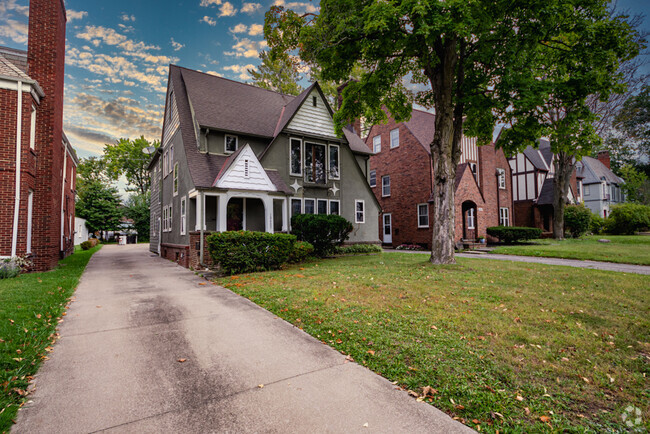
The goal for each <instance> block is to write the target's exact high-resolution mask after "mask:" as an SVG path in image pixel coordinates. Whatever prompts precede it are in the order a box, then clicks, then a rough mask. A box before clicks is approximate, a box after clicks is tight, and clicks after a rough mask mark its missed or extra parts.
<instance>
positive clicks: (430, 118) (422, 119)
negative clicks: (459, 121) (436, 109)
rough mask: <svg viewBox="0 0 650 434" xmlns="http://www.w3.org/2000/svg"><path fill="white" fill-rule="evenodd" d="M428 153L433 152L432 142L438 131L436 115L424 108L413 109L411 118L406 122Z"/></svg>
mask: <svg viewBox="0 0 650 434" xmlns="http://www.w3.org/2000/svg"><path fill="white" fill-rule="evenodd" d="M404 125H406V128H408V129H409V131H411V133H412V134H413V135H414V136H415V138H416V139H417V140H418V142H420V144H421V145H422V147H423V148H424V150H425V151H427V153H429V154H431V142H433V134H434V132H435V131H436V115H434V114H433V113H429V112H425V111H422V110H417V109H413V111H412V112H411V119H409V120H408V121H407V122H404Z"/></svg>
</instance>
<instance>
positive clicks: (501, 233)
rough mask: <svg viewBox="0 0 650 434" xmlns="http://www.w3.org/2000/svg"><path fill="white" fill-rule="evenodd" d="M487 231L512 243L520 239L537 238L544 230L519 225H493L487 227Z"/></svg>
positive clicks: (504, 241)
mask: <svg viewBox="0 0 650 434" xmlns="http://www.w3.org/2000/svg"><path fill="white" fill-rule="evenodd" d="M487 233H488V235H490V236H493V237H496V238H498V239H499V241H501V242H502V243H506V244H511V243H516V242H518V241H525V240H534V239H537V238H539V237H540V236H541V235H542V230H541V229H539V228H524V227H519V226H492V227H490V228H487Z"/></svg>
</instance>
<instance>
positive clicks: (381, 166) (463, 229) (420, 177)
mask: <svg viewBox="0 0 650 434" xmlns="http://www.w3.org/2000/svg"><path fill="white" fill-rule="evenodd" d="M434 127H435V116H434V115H433V114H431V113H428V112H424V111H421V110H413V112H412V113H411V119H410V120H409V121H408V122H401V123H397V122H395V120H394V119H392V118H389V120H388V122H387V123H384V124H379V125H374V126H372V128H371V129H370V132H369V134H368V137H367V138H366V144H367V146H368V147H369V149H371V150H372V151H373V155H372V156H371V157H370V186H371V188H372V189H373V192H374V194H375V196H376V197H377V200H378V201H379V203H380V205H381V209H382V216H381V222H380V225H381V229H380V233H381V235H380V236H381V239H382V242H383V244H385V245H392V246H399V245H401V244H418V245H421V246H426V247H430V246H431V239H432V222H433V219H434V218H436V217H435V216H434V215H433V207H432V206H431V202H432V201H433V196H432V195H433V182H434V180H433V164H432V159H431V149H430V144H431V142H432V141H433V134H434V130H435V128H434ZM461 149H462V154H461V157H460V164H459V165H458V167H457V168H456V178H455V180H454V183H455V184H454V185H455V196H454V206H455V215H454V219H455V225H456V240H455V241H456V242H466V243H469V242H475V241H476V240H477V239H478V238H480V237H486V228H488V227H490V226H498V225H504V226H510V225H512V220H511V219H512V217H511V216H512V197H511V190H510V182H511V181H510V179H511V178H510V167H509V166H508V161H507V160H506V158H505V156H504V154H503V152H502V151H501V150H497V149H495V147H494V145H493V144H490V145H486V146H477V144H476V139H471V138H468V137H463V138H462V143H461ZM438 218H440V217H438ZM442 218H447V217H442Z"/></svg>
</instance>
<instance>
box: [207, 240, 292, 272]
mask: <svg viewBox="0 0 650 434" xmlns="http://www.w3.org/2000/svg"><path fill="white" fill-rule="evenodd" d="M206 242H207V244H208V251H209V252H210V256H211V257H212V260H213V261H214V263H215V264H219V265H220V266H221V270H222V271H223V272H224V273H226V274H240V273H250V272H254V271H267V270H276V269H278V268H280V266H282V264H285V263H286V262H287V261H288V260H289V255H290V254H291V252H292V251H293V246H294V243H295V242H296V237H295V236H293V235H288V234H269V233H267V232H251V231H229V232H218V233H214V234H211V235H209V236H208V237H207V238H206Z"/></svg>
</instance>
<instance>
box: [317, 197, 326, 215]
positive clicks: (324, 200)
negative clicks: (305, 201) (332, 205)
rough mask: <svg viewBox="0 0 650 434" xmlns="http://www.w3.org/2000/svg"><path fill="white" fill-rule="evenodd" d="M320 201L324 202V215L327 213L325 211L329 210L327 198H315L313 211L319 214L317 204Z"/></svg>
mask: <svg viewBox="0 0 650 434" xmlns="http://www.w3.org/2000/svg"><path fill="white" fill-rule="evenodd" d="M322 202H325V213H324V215H327V212H328V211H329V204H328V203H327V199H316V208H315V211H316V212H315V214H320V212H318V206H319V205H318V204H319V203H322Z"/></svg>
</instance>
